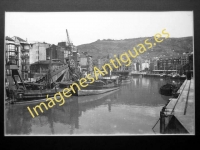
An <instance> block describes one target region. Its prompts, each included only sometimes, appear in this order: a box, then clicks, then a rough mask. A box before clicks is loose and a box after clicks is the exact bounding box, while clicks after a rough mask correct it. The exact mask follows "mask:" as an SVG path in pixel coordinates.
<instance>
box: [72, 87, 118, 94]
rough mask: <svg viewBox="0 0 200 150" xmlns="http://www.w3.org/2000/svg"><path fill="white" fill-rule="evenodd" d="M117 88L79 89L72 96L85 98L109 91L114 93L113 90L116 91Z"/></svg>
mask: <svg viewBox="0 0 200 150" xmlns="http://www.w3.org/2000/svg"><path fill="white" fill-rule="evenodd" d="M118 89H119V86H115V87H99V89H98V88H96V89H81V90H78V91H77V92H76V93H75V94H74V95H75V96H87V95H98V94H103V93H107V92H110V91H114V90H118Z"/></svg>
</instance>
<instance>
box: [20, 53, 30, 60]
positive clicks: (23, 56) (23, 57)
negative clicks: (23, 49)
mask: <svg viewBox="0 0 200 150" xmlns="http://www.w3.org/2000/svg"><path fill="white" fill-rule="evenodd" d="M21 58H22V59H28V58H29V55H28V54H24V55H21Z"/></svg>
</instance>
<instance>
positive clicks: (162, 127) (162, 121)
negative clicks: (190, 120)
mask: <svg viewBox="0 0 200 150" xmlns="http://www.w3.org/2000/svg"><path fill="white" fill-rule="evenodd" d="M164 112H165V107H163V108H162V110H161V111H160V133H161V134H164V133H165V113H164Z"/></svg>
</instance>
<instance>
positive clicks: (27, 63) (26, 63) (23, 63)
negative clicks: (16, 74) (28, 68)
mask: <svg viewBox="0 0 200 150" xmlns="http://www.w3.org/2000/svg"><path fill="white" fill-rule="evenodd" d="M21 64H22V65H29V62H21Z"/></svg>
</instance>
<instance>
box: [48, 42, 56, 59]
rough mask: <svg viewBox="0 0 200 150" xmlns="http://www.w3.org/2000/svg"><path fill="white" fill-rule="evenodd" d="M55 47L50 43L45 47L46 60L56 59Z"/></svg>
mask: <svg viewBox="0 0 200 150" xmlns="http://www.w3.org/2000/svg"><path fill="white" fill-rule="evenodd" d="M57 49H58V47H57V46H56V45H54V44H53V45H51V46H50V47H49V48H47V49H46V60H50V58H51V59H58V57H57Z"/></svg>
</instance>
